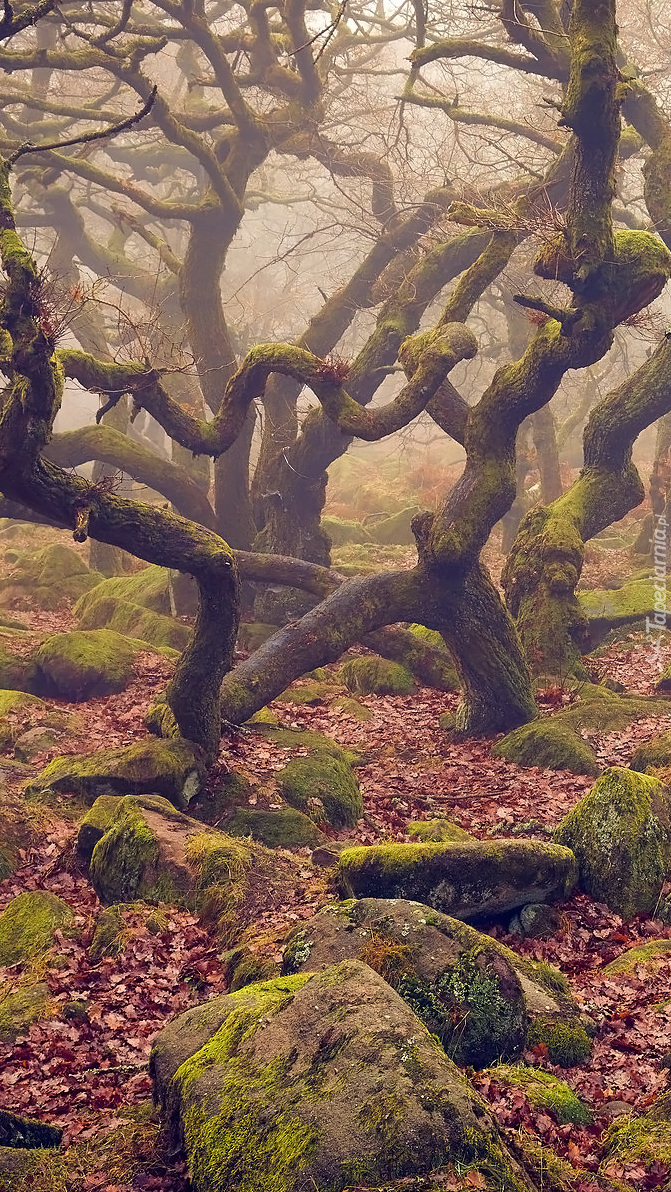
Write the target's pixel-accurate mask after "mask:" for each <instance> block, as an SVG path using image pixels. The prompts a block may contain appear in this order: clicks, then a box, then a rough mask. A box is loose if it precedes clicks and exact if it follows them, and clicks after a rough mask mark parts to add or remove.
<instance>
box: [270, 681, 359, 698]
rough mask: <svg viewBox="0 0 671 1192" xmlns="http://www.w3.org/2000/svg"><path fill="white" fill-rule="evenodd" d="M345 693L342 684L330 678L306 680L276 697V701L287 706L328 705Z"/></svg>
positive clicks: (294, 684)
mask: <svg viewBox="0 0 671 1192" xmlns="http://www.w3.org/2000/svg"><path fill="white" fill-rule="evenodd" d="M343 692H344V689H343V687H342V684H340V683H336V682H334V681H333V680H332V679H330V678H329V679H327V680H324V679H304V680H301V681H300V682H298V683H292V685H291V687H287V689H286V691H282V692H281V693H280V695H277V696H275V699H276V700H279V701H280V703H287V704H326V703H330V702H331V700H332V699H334V698H335V697H336V696H337V695H338V694H340V693H343Z"/></svg>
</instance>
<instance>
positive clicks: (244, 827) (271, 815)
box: [225, 807, 328, 848]
mask: <svg viewBox="0 0 671 1192" xmlns="http://www.w3.org/2000/svg"><path fill="white" fill-rule="evenodd" d="M225 828H226V831H227V832H228V834H229V836H251V838H252V840H258V841H260V842H261V844H266V845H268V847H269V848H301V847H308V848H317V846H318V845H320V844H326V843H327V842H328V841H327V837H326V836H325V835H324V833H323V832H320V831H319V828H318V827H317V825H316V824H315V823H314V822H313V820H311V819H309V817H308V816H307V815H303V813H302V812H301V811H295V810H294V809H293V808H292V807H278V808H274V809H272V810H270V811H263V810H262V809H261V808H259V807H238V808H237V809H236V811H235V812H234V814H233V816H232V817H231V819H229V820H227V821H226V824H225Z"/></svg>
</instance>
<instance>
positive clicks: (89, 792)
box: [27, 737, 205, 807]
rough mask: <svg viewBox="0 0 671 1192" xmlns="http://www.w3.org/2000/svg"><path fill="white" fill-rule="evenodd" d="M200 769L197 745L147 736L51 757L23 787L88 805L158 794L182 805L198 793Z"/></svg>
mask: <svg viewBox="0 0 671 1192" xmlns="http://www.w3.org/2000/svg"><path fill="white" fill-rule="evenodd" d="M204 773H205V767H204V763H203V757H202V754H201V751H200V749H199V748H198V746H197V745H192V744H190V742H188V741H184V740H182V739H181V738H178V739H175V740H163V739H160V738H159V739H156V738H154V737H151V738H149V739H148V740H146V741H138V743H137V744H136V745H130V746H128V748H126V749H104V750H101V751H100V752H99V753H84V754H73V755H71V756H68V757H56V758H54V760H53V761H52V762H49V765H48V766H45V768H44V770H42V772H41V773H40V774H38V776H37V778H35V779H34V780H33V781H32V782H31V783H29V785H28V787H27V792H28V794H36V793H38V792H41V791H45V790H49V791H53V792H55V793H57V794H72V795H78V796H79V797H80V798H82V799H84V800H85V801H86V802H87V803H94V802H95V800H96V799H97V798H99V796H100V795H143V794H155V795H162V796H163V797H164V798H166V799H169V800H170V802H171V803H174V804H175V805H176V806H177V807H186V806H187V805H188V803H189V802H190V800H191V799H193V798H194V796H195V795H196V794H197V793H198V791H199V790H200V787H201V784H202V781H203V777H204Z"/></svg>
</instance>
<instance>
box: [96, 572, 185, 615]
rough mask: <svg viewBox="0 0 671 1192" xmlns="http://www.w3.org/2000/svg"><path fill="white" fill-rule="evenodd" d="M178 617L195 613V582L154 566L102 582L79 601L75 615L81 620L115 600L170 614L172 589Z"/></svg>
mask: <svg viewBox="0 0 671 1192" xmlns="http://www.w3.org/2000/svg"><path fill="white" fill-rule="evenodd" d="M171 587H172V595H173V598H174V600H175V603H176V605H177V612H178V613H179V615H180V616H181V615H184V614H185V615H189V614H191V613H195V611H196V607H197V592H196V584H195V581H194V580H193V579H192V578H191V576H188V575H181V574H180V573H176V572H169V571H168V570H167V568H165V567H158V566H156V565H154V564H152V565H151V566H149V567H143V568H142V569H141V570H140V571H135V572H134V573H133V574H132V575H117V576H112V577H111V578H110V579H103V580H102V582H101V583H99V584H98V585H97V587H96V589H95V590H94V591H92V592H90V593H87V594H86V595H85V596H82V598H81V599H80V600H78V601H77V603H76V605H75V607H74V613H75V616H76V617H77V619H78V620H82V619H84V618H85V617H88V616H89V613H90V610H91V608H92V607H93V606H94V605H95V604H97V603H98V602H99V601H100V600H101V599H106V598H108V597H112V598H113V599H115V600H120V601H123V602H125V603H127V604H135V605H140V607H141V608H149V609H151V610H152V611H153V612H155V613H162V614H164V615H165V616H169V615H170V613H171V598H170V588H171Z"/></svg>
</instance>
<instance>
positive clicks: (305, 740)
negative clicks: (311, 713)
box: [249, 721, 363, 766]
mask: <svg viewBox="0 0 671 1192" xmlns="http://www.w3.org/2000/svg"><path fill="white" fill-rule="evenodd" d="M249 727H250V729H251V731H252V732H253V733H255V734H258V735H259V737H262V738H263V739H265V740H266V741H268V742H269V743H270V744H272V745H278V746H279V747H280V748H282V749H307V750H308V752H309V753H310V755H311V756H317V755H320V754H323V753H326V754H328V755H329V757H335V758H338V760H339V761H342V762H345V763H347V765H349V766H358V765H361V762H362V760H363V759H362V757H361V754H360V753H357V752H355V751H354V750H353V749H345V748H344V746H342V745H339V744H338V742H337V741H334V740H333V739H332V737H327V736H326V735H325V733H315V732H312V730H311V729H296V728H285V727H284V726H283V725H281V724H269V723H268V722H267V721H264V722H263V723H261V722H256V723H255V724H254V725H253V727H252V725H251V722H249Z"/></svg>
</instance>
